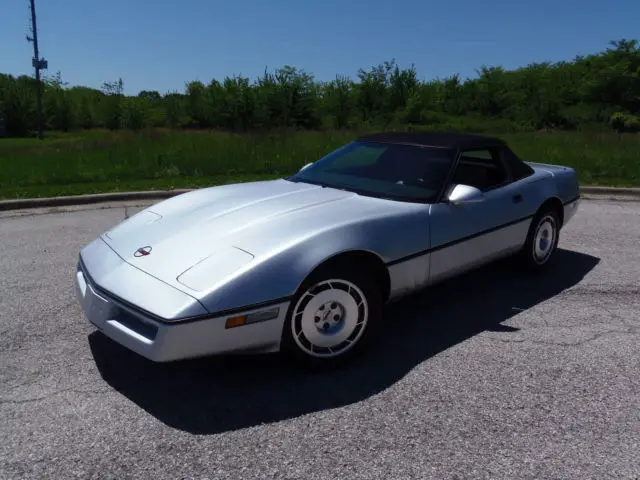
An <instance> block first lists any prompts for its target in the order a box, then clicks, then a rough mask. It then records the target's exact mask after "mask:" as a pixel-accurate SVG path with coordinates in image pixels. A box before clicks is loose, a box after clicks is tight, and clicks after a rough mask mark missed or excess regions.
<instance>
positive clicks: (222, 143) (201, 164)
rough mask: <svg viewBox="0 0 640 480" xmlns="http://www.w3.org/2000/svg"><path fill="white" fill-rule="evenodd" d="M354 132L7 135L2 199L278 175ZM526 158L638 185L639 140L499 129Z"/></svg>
mask: <svg viewBox="0 0 640 480" xmlns="http://www.w3.org/2000/svg"><path fill="white" fill-rule="evenodd" d="M356 136H357V134H355V133H353V132H296V133H278V134H260V135H258V134H249V135H237V134H229V133H222V132H213V131H171V130H150V131H145V132H139V133H134V132H128V131H124V132H108V131H101V130H94V131H88V132H80V133H69V134H60V133H55V134H52V135H51V134H50V135H49V136H48V137H47V139H45V140H44V141H38V140H36V139H2V140H0V198H28V197H45V196H56V195H74V194H82V193H98V192H114V191H127V190H151V189H164V188H185V187H202V186H207V185H217V184H221V183H230V182H242V181H251V180H258V179H268V178H278V177H282V176H286V175H289V174H291V173H293V172H295V171H296V170H298V169H299V168H300V167H301V166H302V165H304V164H306V163H308V162H310V161H314V160H316V159H318V158H320V157H322V156H323V155H325V154H326V153H328V152H329V151H331V150H333V149H335V148H337V147H339V146H340V145H343V144H344V143H346V142H348V141H349V140H351V139H353V138H355V137H356ZM501 137H502V138H504V139H505V140H507V141H508V142H509V144H510V145H512V147H513V148H514V150H515V151H516V153H518V154H519V155H520V156H521V157H522V158H523V159H525V160H531V161H540V162H548V163H560V164H563V165H568V166H571V167H574V168H576V169H577V171H578V174H579V176H580V180H581V182H582V183H583V184H584V185H615V186H640V136H638V135H631V134H615V133H578V132H554V133H542V134H540V135H537V134H535V133H516V134H505V135H501Z"/></svg>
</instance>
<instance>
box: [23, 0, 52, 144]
mask: <svg viewBox="0 0 640 480" xmlns="http://www.w3.org/2000/svg"><path fill="white" fill-rule="evenodd" d="M29 3H30V6H31V36H27V41H29V42H31V43H33V59H32V60H31V64H32V65H33V68H35V70H36V114H37V116H38V139H40V140H42V139H43V138H44V131H43V130H44V127H43V125H42V90H41V85H40V70H46V69H47V66H48V65H47V61H46V60H45V59H44V58H40V54H39V52H38V26H37V24H36V5H35V0H29Z"/></svg>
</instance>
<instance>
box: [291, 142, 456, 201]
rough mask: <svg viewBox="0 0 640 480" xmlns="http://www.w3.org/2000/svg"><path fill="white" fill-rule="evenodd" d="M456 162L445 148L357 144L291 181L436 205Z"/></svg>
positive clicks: (310, 168) (301, 172)
mask: <svg viewBox="0 0 640 480" xmlns="http://www.w3.org/2000/svg"><path fill="white" fill-rule="evenodd" d="M453 158H454V151H453V150H450V149H445V148H436V147H420V146H414V145H403V144H386V143H376V142H364V141H356V142H351V143H349V144H347V145H345V146H344V147H342V148H339V149H338V150H336V151H334V152H332V153H330V154H329V155H327V156H325V157H323V158H321V159H320V160H318V161H317V162H315V163H313V164H312V165H311V166H309V167H307V168H305V169H304V170H301V171H300V172H298V173H297V174H296V175H294V176H293V177H290V178H289V179H288V180H290V181H292V182H305V183H311V184H314V185H320V186H324V187H331V188H338V189H341V190H347V191H352V192H356V193H359V194H361V195H368V196H373V197H379V198H387V199H390V200H400V201H408V202H432V201H435V199H436V197H437V196H438V193H439V192H440V190H441V188H442V185H443V183H444V181H445V179H446V176H447V173H448V171H449V168H450V166H451V163H452V161H453Z"/></svg>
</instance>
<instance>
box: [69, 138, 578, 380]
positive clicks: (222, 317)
mask: <svg viewBox="0 0 640 480" xmlns="http://www.w3.org/2000/svg"><path fill="white" fill-rule="evenodd" d="M579 198H580V194H579V185H578V181H577V178H576V172H575V171H574V170H573V169H572V168H568V167H565V166H559V165H549V164H544V163H532V162H525V161H523V160H521V159H520V158H519V157H518V156H517V155H516V154H515V153H514V152H513V151H512V149H511V148H510V147H509V146H508V145H507V144H506V143H505V142H504V141H503V140H500V139H498V138H493V137H488V136H481V135H471V134H461V133H450V132H442V133H425V132H422V133H417V132H405V133H400V132H394V133H380V134H373V135H365V136H361V137H359V138H358V139H356V140H354V141H352V142H350V143H348V144H346V145H344V146H343V147H341V148H339V149H337V150H335V151H333V152H330V153H328V154H327V155H326V156H324V157H323V158H321V159H318V160H316V161H314V162H312V163H308V164H307V165H305V166H304V167H302V169H300V170H299V171H298V172H297V173H296V174H294V175H293V176H291V177H288V178H281V179H277V180H270V181H257V182H248V183H239V184H233V185H222V186H214V187H209V188H201V189H196V190H193V191H190V192H187V193H184V194H181V195H177V196H174V197H172V198H169V199H167V200H164V201H161V202H159V203H157V204H155V205H152V206H149V207H148V208H145V209H144V210H142V211H140V212H139V213H137V214H136V215H134V216H132V217H130V218H128V219H126V220H124V221H123V222H121V223H120V224H118V225H115V226H114V227H113V228H112V229H111V230H108V231H106V232H104V233H103V234H101V235H100V236H99V237H97V238H96V239H95V240H93V241H92V242H91V243H89V244H88V245H87V246H85V247H84V248H83V249H82V250H81V251H80V254H79V261H78V265H77V271H76V277H75V291H76V295H77V298H78V301H79V303H80V305H81V307H82V309H83V311H84V314H85V315H86V317H87V319H88V321H89V322H90V324H92V325H93V326H94V327H95V328H97V329H99V330H100V331H102V332H103V333H104V334H105V335H106V336H107V337H109V338H111V339H112V340H114V341H116V342H118V343H120V344H122V345H123V346H125V347H126V348H128V349H131V350H133V351H134V352H137V353H138V354H140V355H142V356H144V357H146V358H148V359H150V360H152V361H157V362H166V361H173V360H179V359H185V358H192V357H200V356H209V355H216V354H223V353H266V352H283V353H286V354H287V355H288V358H291V359H293V360H294V361H296V362H298V363H301V364H304V365H307V366H310V367H314V368H315V367H323V366H330V365H335V364H337V363H339V362H343V361H346V360H348V359H351V358H353V357H354V356H355V355H357V354H358V353H360V352H362V351H363V349H365V348H366V347H367V345H370V342H371V339H372V338H374V337H375V334H376V332H377V331H378V330H379V329H380V327H381V325H382V323H383V322H387V321H391V320H390V319H384V320H383V317H382V308H383V306H384V305H385V304H386V303H388V302H391V301H395V300H397V299H399V298H402V297H403V296H405V295H407V294H409V293H412V292H415V291H417V290H419V289H423V288H428V287H429V286H430V285H433V284H435V283H437V282H441V281H443V280H445V279H447V278H450V277H452V276H455V275H458V274H461V273H463V272H466V271H469V270H471V269H474V268H477V267H479V266H480V265H484V264H487V263H489V262H493V261H495V260H498V259H501V258H506V257H511V258H513V259H514V260H515V261H517V262H519V264H520V265H522V266H523V267H525V268H527V269H530V270H533V271H536V270H540V269H543V268H544V267H545V266H546V265H548V263H549V262H550V261H551V259H552V258H553V253H554V251H555V250H556V247H557V245H558V239H559V235H560V231H561V229H562V228H563V227H564V226H565V225H566V224H567V222H569V220H570V219H571V218H572V217H573V215H574V214H575V212H576V210H577V208H578V203H579Z"/></svg>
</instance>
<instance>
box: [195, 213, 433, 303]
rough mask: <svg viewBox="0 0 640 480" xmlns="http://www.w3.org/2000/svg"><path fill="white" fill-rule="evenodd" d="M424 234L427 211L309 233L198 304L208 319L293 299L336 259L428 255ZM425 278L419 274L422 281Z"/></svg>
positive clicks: (254, 263) (264, 257)
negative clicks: (355, 253) (357, 255)
mask: <svg viewBox="0 0 640 480" xmlns="http://www.w3.org/2000/svg"><path fill="white" fill-rule="evenodd" d="M428 233H429V232H428V213H426V211H425V212H423V213H422V214H420V215H408V216H404V217H397V218H385V219H377V220H372V221H361V222H359V223H357V224H353V223H350V224H345V225H340V226H336V227H333V228H330V229H326V230H324V231H316V232H312V233H311V234H309V235H307V236H305V237H303V238H297V239H295V240H293V241H291V242H290V243H289V244H283V245H279V246H278V248H276V249H273V250H271V251H270V252H268V253H267V254H263V255H261V256H256V258H255V259H254V261H252V262H251V263H250V264H249V265H246V266H245V267H244V268H242V269H241V270H239V271H237V272H236V273H235V274H234V275H233V276H232V277H231V278H229V279H228V280H227V281H226V282H225V283H224V284H223V285H218V286H217V287H216V288H215V289H212V290H211V291H209V292H206V293H205V294H204V295H202V296H201V297H200V298H199V300H200V302H201V303H202V305H203V306H204V307H205V308H206V309H207V310H208V311H209V312H212V313H213V312H217V311H222V310H230V309H237V308H243V307H246V306H249V305H256V304H262V303H265V302H271V301H282V300H284V299H287V298H289V297H291V296H293V295H294V294H295V293H296V291H297V289H298V287H299V286H300V284H301V283H302V282H303V281H304V280H305V278H306V277H307V276H308V275H309V273H311V272H312V271H313V270H314V269H315V268H316V267H318V266H319V265H321V264H322V263H324V262H325V261H326V260H329V259H330V258H332V257H334V256H336V255H339V254H341V253H345V252H349V251H364V252H369V253H372V254H374V255H376V256H377V257H378V258H380V260H381V261H382V262H384V263H385V264H386V263H390V262H393V261H394V260H397V259H399V258H402V257H405V256H409V255H412V254H414V253H416V252H420V251H423V250H425V249H428V248H429V244H428V242H429V234H428ZM240 248H245V247H243V246H240ZM248 251H249V252H250V250H248ZM396 268H397V267H396ZM426 274H427V272H426V271H423V272H421V275H424V276H425V278H426Z"/></svg>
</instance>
